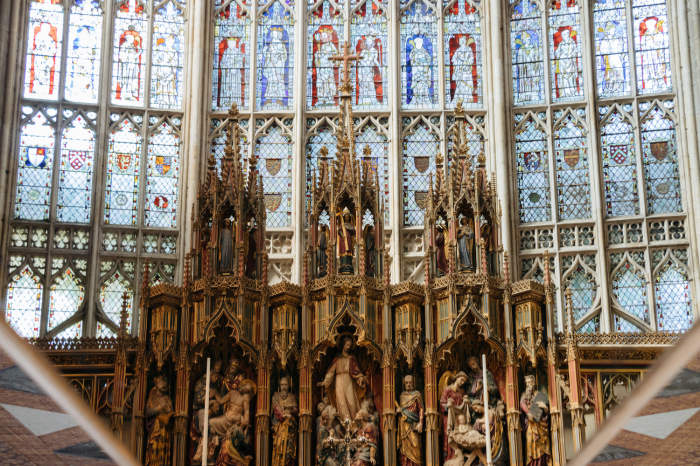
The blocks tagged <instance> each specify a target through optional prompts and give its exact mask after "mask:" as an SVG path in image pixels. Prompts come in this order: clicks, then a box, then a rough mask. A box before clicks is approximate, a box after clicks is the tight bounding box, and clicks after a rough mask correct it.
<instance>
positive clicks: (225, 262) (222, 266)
mask: <svg viewBox="0 0 700 466" xmlns="http://www.w3.org/2000/svg"><path fill="white" fill-rule="evenodd" d="M220 236H221V238H219V273H222V274H223V273H226V272H228V273H231V272H232V271H233V243H234V239H233V229H232V228H231V219H228V218H227V219H225V220H224V228H222V230H221V235H220Z"/></svg>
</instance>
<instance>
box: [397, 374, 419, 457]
mask: <svg viewBox="0 0 700 466" xmlns="http://www.w3.org/2000/svg"><path fill="white" fill-rule="evenodd" d="M403 384H404V388H405V390H404V391H403V392H401V396H400V397H399V402H398V403H397V404H396V415H397V417H398V431H397V439H396V447H397V448H398V449H399V462H400V464H401V466H420V465H421V464H422V460H421V459H422V456H423V453H422V451H421V433H422V432H423V414H424V412H425V409H424V407H423V397H422V396H421V393H420V392H419V391H418V390H416V389H415V388H414V385H413V376H412V375H407V376H406V377H404V379H403Z"/></svg>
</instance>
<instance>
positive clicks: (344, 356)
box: [318, 337, 365, 419]
mask: <svg viewBox="0 0 700 466" xmlns="http://www.w3.org/2000/svg"><path fill="white" fill-rule="evenodd" d="M341 344H342V346H341V348H342V351H341V353H340V354H339V355H338V356H336V357H335V358H334V359H333V362H332V363H331V367H329V368H328V371H326V376H325V378H324V380H323V382H319V384H318V385H319V386H321V387H325V388H326V389H327V390H328V398H329V400H330V403H331V406H333V408H335V410H336V412H337V413H338V416H339V417H340V418H341V419H348V418H349V419H355V416H356V415H357V412H358V411H359V410H360V399H362V396H361V393H360V392H361V389H364V387H365V376H364V375H363V374H362V372H361V371H360V366H359V365H358V364H357V358H355V355H353V354H350V351H351V350H352V348H353V345H354V341H353V340H352V338H349V337H348V338H345V339H344V340H342V342H341Z"/></svg>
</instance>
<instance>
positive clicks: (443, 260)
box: [435, 225, 447, 276]
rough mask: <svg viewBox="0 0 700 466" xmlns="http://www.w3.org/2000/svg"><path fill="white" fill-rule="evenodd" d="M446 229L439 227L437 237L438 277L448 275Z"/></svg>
mask: <svg viewBox="0 0 700 466" xmlns="http://www.w3.org/2000/svg"><path fill="white" fill-rule="evenodd" d="M445 240H446V238H445V227H443V226H442V225H438V226H437V236H436V237H435V246H436V248H437V251H436V260H435V261H436V265H437V274H438V276H442V275H446V274H447V256H446V255H445Z"/></svg>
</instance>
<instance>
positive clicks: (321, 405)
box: [316, 395, 331, 430]
mask: <svg viewBox="0 0 700 466" xmlns="http://www.w3.org/2000/svg"><path fill="white" fill-rule="evenodd" d="M330 405H331V401H330V399H329V398H328V395H326V396H324V397H323V400H321V402H320V403H319V404H318V406H317V407H316V412H317V413H318V417H317V418H316V430H318V429H319V428H320V427H321V424H322V423H323V419H322V417H321V416H322V414H323V411H324V410H325V409H326V407H327V406H330Z"/></svg>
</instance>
